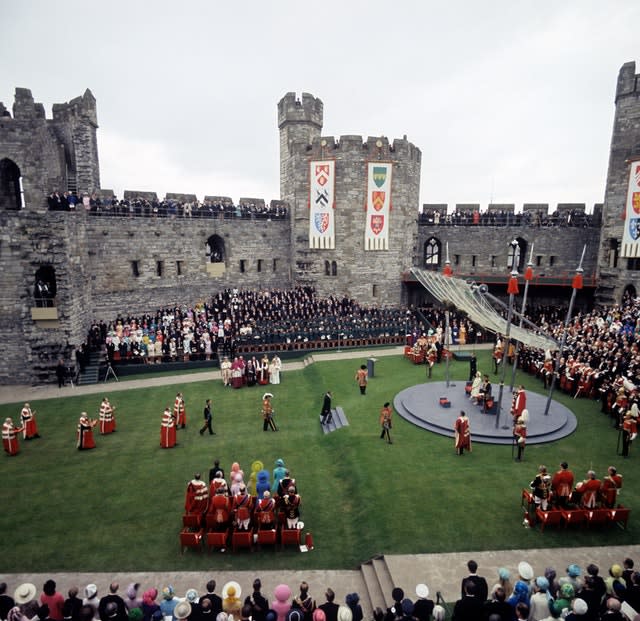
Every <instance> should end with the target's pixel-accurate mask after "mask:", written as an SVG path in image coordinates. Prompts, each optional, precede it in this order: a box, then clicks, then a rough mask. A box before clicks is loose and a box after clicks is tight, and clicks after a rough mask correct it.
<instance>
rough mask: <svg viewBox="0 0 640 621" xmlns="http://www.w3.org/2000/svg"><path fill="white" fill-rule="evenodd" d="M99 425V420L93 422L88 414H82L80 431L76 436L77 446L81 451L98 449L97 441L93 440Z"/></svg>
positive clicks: (79, 423) (79, 421)
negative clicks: (94, 431)
mask: <svg viewBox="0 0 640 621" xmlns="http://www.w3.org/2000/svg"><path fill="white" fill-rule="evenodd" d="M97 424H98V421H97V420H92V419H90V418H89V415H88V414H87V413H86V412H82V414H80V419H79V420H78V431H77V435H76V440H77V441H76V446H77V447H78V450H79V451H85V450H88V449H94V448H96V443H95V440H94V439H93V428H94V427H95V426H96V425H97Z"/></svg>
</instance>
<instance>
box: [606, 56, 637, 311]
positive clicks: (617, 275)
mask: <svg viewBox="0 0 640 621" xmlns="http://www.w3.org/2000/svg"><path fill="white" fill-rule="evenodd" d="M615 106H616V109H615V116H614V121H613V132H612V136H611V148H610V152H609V168H608V171H607V185H606V189H605V197H604V207H603V213H602V234H601V237H600V249H599V256H598V265H599V286H598V290H597V292H596V301H597V302H598V303H601V304H611V303H616V302H618V303H619V302H620V300H621V299H622V296H623V294H624V293H625V291H627V292H628V293H629V294H630V295H633V296H634V297H635V296H636V295H638V294H640V258H638V257H631V256H624V255H625V254H628V253H625V252H624V251H622V244H621V242H622V238H623V234H624V231H625V227H629V225H630V219H629V218H628V217H626V218H625V206H626V202H627V192H628V187H629V175H630V171H631V169H632V165H633V163H635V164H636V165H637V164H640V75H638V74H636V64H635V62H628V63H625V64H624V65H623V66H622V68H621V69H620V72H619V74H618V83H617V87H616V98H615Z"/></svg>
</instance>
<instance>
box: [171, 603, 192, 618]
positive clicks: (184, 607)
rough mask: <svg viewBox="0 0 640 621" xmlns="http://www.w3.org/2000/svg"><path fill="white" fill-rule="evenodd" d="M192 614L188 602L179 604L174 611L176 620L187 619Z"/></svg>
mask: <svg viewBox="0 0 640 621" xmlns="http://www.w3.org/2000/svg"><path fill="white" fill-rule="evenodd" d="M190 614H191V604H190V603H189V602H187V601H182V602H178V603H177V604H176V607H175V608H174V609H173V616H174V617H175V618H176V619H186V618H187V617H188V616H189V615H190Z"/></svg>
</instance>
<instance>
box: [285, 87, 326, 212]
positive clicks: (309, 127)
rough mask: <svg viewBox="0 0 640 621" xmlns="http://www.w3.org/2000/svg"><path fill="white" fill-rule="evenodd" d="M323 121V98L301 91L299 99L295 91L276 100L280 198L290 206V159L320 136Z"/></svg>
mask: <svg viewBox="0 0 640 621" xmlns="http://www.w3.org/2000/svg"><path fill="white" fill-rule="evenodd" d="M322 122H323V105H322V101H320V99H318V98H316V97H314V96H313V95H310V94H309V93H302V99H298V98H297V97H296V94H295V93H287V94H286V95H285V96H284V97H283V98H282V99H281V100H280V101H279V102H278V129H279V130H280V198H281V199H282V200H284V201H289V203H290V204H291V205H293V204H294V199H295V194H296V189H295V184H294V178H293V176H292V171H293V170H294V169H295V165H294V163H293V162H292V159H293V158H295V157H297V155H298V154H299V153H300V150H301V148H302V149H304V148H305V147H306V146H308V145H310V144H311V143H312V142H313V139H314V138H316V137H318V136H320V132H321V131H322Z"/></svg>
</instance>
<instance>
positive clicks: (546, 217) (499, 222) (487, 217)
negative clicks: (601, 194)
mask: <svg viewBox="0 0 640 621" xmlns="http://www.w3.org/2000/svg"><path fill="white" fill-rule="evenodd" d="M418 222H419V223H420V224H427V225H434V226H535V227H542V226H545V227H555V226H561V227H565V226H572V227H580V228H585V227H592V226H599V224H600V221H599V219H598V218H596V217H595V216H594V215H593V214H588V213H585V212H584V211H583V210H581V209H567V210H564V211H559V210H555V211H554V212H553V213H551V214H548V213H546V212H545V211H541V210H532V211H522V212H517V213H514V212H513V211H511V210H507V209H491V210H489V209H487V210H479V209H456V210H455V211H453V212H452V213H448V212H447V211H444V210H440V209H424V208H423V210H422V211H421V213H420V215H419V218H418Z"/></svg>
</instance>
